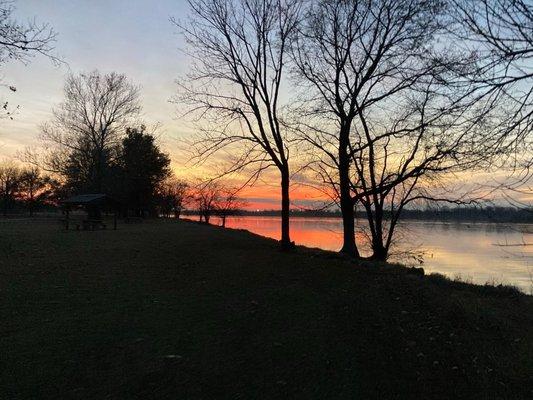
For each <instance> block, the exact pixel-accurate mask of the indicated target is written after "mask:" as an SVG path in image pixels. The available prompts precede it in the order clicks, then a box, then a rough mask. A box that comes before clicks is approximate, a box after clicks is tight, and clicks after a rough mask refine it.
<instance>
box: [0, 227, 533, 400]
mask: <svg viewBox="0 0 533 400" xmlns="http://www.w3.org/2000/svg"><path fill="white" fill-rule="evenodd" d="M119 228H120V229H119V230H118V231H116V232H115V231H100V232H72V231H70V232H63V231H61V230H60V228H59V226H58V225H55V224H50V223H15V222H4V223H1V224H0V297H1V303H0V307H1V308H0V317H1V321H2V322H1V326H0V363H1V364H0V368H1V375H0V398H1V399H278V398H298V399H372V398H375V399H389V398H413V399H415V398H420V399H437V398H442V399H459V398H472V399H493V398H507V399H521V398H523V399H531V398H533V301H532V298H531V297H528V296H524V295H520V294H517V293H516V292H514V291H498V290H486V289H482V288H480V287H473V286H470V285H465V284H454V283H451V282H448V281H445V280H442V279H435V278H428V277H420V276H416V275H413V274H409V273H406V272H405V270H404V269H401V268H398V267H393V266H376V265H366V266H365V265H361V266H354V265H353V264H350V263H349V262H347V261H344V260H342V259H338V258H337V257H335V256H334V255H333V254H331V253H326V252H319V251H311V250H306V249H302V248H299V249H298V250H297V251H296V252H294V253H291V254H285V253H281V252H279V251H278V250H277V246H276V243H275V242H274V241H271V240H268V239H264V238H260V237H258V236H254V235H252V234H249V233H246V232H240V231H234V230H223V229H221V228H214V227H208V226H201V225H198V224H195V223H187V222H164V221H161V222H150V223H142V224H138V225H129V226H128V225H122V226H120V227H119Z"/></svg>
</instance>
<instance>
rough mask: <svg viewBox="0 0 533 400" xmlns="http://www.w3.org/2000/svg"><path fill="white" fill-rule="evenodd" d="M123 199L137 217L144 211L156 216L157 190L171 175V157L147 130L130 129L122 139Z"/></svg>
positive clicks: (142, 126)
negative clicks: (161, 148) (160, 147)
mask: <svg viewBox="0 0 533 400" xmlns="http://www.w3.org/2000/svg"><path fill="white" fill-rule="evenodd" d="M119 168H120V174H119V175H118V176H120V177H121V182H120V183H119V182H117V186H118V185H121V186H122V187H123V193H122V199H123V201H124V203H125V204H126V205H127V206H128V208H129V209H130V210H132V211H133V212H135V213H136V214H137V216H142V214H143V213H144V211H148V212H149V213H151V214H153V213H154V211H155V206H156V196H157V190H158V188H159V186H160V184H161V183H162V182H163V181H164V180H165V179H166V178H168V177H169V176H170V158H169V157H168V155H166V154H165V153H163V152H162V151H161V150H160V149H159V147H158V146H157V144H156V143H155V137H154V136H153V135H151V134H149V133H147V132H146V127H145V126H144V125H141V126H140V128H127V129H126V136H125V137H124V139H123V140H122V148H121V151H120V160H119Z"/></svg>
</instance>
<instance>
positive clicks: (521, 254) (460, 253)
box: [213, 217, 533, 293]
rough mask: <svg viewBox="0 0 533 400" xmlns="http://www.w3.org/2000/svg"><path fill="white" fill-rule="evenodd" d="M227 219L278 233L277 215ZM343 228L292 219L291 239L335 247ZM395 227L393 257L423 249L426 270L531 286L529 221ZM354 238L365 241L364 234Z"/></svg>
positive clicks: (331, 221)
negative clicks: (395, 236) (396, 229)
mask: <svg viewBox="0 0 533 400" xmlns="http://www.w3.org/2000/svg"><path fill="white" fill-rule="evenodd" d="M213 222H214V223H215V222H216V221H213ZM226 225H227V226H228V227H231V228H241V229H246V230H249V231H251V232H254V233H257V234H259V235H263V236H268V237H271V238H274V239H279V229H280V227H279V225H280V222H279V218H278V217H232V218H228V220H227V222H226ZM341 232H342V224H341V220H340V219H339V218H293V219H292V220H291V236H292V240H294V241H295V242H296V243H297V244H301V245H305V246H308V247H319V248H322V249H326V250H339V248H340V247H341V242H342V235H341ZM398 233H399V242H398V243H397V245H396V246H395V249H394V250H393V252H394V253H395V256H394V257H396V259H401V261H403V262H407V263H411V264H415V263H417V262H416V261H415V260H414V259H412V258H411V259H410V260H408V259H406V257H405V253H406V252H410V253H416V254H420V253H422V254H423V259H424V262H423V267H424V269H425V270H426V271H427V272H440V273H442V274H445V275H447V276H449V277H452V278H453V277H456V276H458V275H460V276H461V277H462V278H463V279H467V280H472V281H473V282H476V283H485V282H489V281H493V282H494V281H495V282H497V283H505V284H512V285H516V286H518V287H520V288H521V289H522V290H524V291H526V292H528V293H529V292H530V290H532V288H533V224H486V223H457V222H456V223H453V222H452V223H442V222H435V221H407V222H404V223H403V224H402V225H401V226H400V228H399V231H398ZM358 240H359V241H360V242H365V238H364V237H363V236H361V237H359V238H358Z"/></svg>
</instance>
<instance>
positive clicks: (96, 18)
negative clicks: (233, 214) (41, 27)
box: [0, 0, 187, 159]
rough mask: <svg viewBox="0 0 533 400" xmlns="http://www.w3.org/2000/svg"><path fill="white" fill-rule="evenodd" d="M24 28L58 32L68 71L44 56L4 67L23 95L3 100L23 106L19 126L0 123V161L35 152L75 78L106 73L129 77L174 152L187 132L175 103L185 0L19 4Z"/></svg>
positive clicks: (182, 63)
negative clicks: (31, 24) (32, 24)
mask: <svg viewBox="0 0 533 400" xmlns="http://www.w3.org/2000/svg"><path fill="white" fill-rule="evenodd" d="M15 4H16V7H17V10H16V16H17V19H19V20H20V21H25V20H27V19H33V18H35V19H36V20H37V21H38V22H47V23H49V24H50V25H51V26H53V28H54V29H55V31H56V32H57V33H58V38H57V43H56V52H57V54H58V55H59V56H61V57H62V59H63V60H64V61H65V62H66V65H62V66H60V67H56V66H54V65H52V63H51V62H50V61H49V60H48V59H46V58H44V57H36V58H35V59H33V60H32V62H31V63H30V64H29V65H27V66H24V65H23V64H20V63H10V64H6V65H3V66H2V67H1V68H0V69H1V71H0V73H1V75H2V77H3V80H4V82H5V83H8V84H9V85H14V86H16V87H17V92H16V93H10V92H9V90H7V89H4V88H0V99H2V100H8V101H9V102H10V104H12V105H16V104H18V105H20V110H19V111H18V113H17V115H16V116H15V119H14V120H13V121H9V120H2V121H0V159H2V158H6V157H11V156H13V155H14V154H16V152H17V150H21V149H22V148H24V147H25V146H27V145H35V144H36V138H37V135H38V133H39V124H41V123H42V122H45V121H47V120H48V119H50V117H51V109H52V107H53V106H54V104H57V103H59V102H60V101H61V100H62V88H63V83H64V80H65V77H66V75H67V74H68V73H69V71H72V72H74V73H79V72H84V71H91V70H93V69H99V70H100V71H102V72H110V71H117V72H120V73H125V74H126V75H127V76H128V77H129V78H130V79H131V80H132V81H133V82H134V83H136V84H139V85H140V86H141V88H142V91H141V92H142V100H143V106H144V113H143V114H144V115H143V118H144V120H145V121H147V122H148V123H155V122H159V123H161V124H162V126H161V130H160V132H161V133H162V134H163V143H164V146H165V148H166V150H167V151H171V152H172V150H173V148H174V147H177V146H174V145H173V142H174V141H175V139H177V138H179V137H180V136H181V135H182V134H183V132H185V131H186V127H185V125H184V123H183V122H182V121H178V120H177V119H176V107H175V105H173V104H170V103H169V99H170V98H171V97H172V95H173V94H174V93H175V92H176V85H175V83H174V81H175V79H176V78H178V77H179V76H180V75H182V74H184V73H185V72H186V70H187V59H186V57H185V55H184V54H183V53H182V52H181V51H180V50H179V49H180V48H183V41H182V39H181V37H180V35H179V32H178V29H177V28H176V27H175V26H174V25H172V24H171V23H170V21H169V18H170V17H171V16H172V17H175V18H178V19H181V18H184V17H185V16H186V12H187V3H186V1H185V0H158V1H148V0H107V1H106V0H18V1H16V2H15Z"/></svg>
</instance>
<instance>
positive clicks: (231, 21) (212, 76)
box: [174, 0, 302, 248]
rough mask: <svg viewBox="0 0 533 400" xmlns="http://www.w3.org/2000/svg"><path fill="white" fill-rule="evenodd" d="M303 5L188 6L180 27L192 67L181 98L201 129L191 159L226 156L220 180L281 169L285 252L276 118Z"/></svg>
mask: <svg viewBox="0 0 533 400" xmlns="http://www.w3.org/2000/svg"><path fill="white" fill-rule="evenodd" d="M301 3H302V2H301V0H296V1H288V0H190V1H189V5H190V8H191V14H192V17H191V20H190V21H189V23H188V24H185V25H181V24H178V26H179V27H180V28H181V29H182V30H183V32H184V35H185V38H186V40H187V42H188V44H189V47H190V49H191V52H190V55H191V57H192V59H193V60H194V62H195V63H194V65H193V67H192V69H191V73H190V74H189V75H188V83H187V84H185V85H181V89H182V90H181V91H182V93H181V95H180V96H179V99H180V100H181V101H182V102H184V103H185V104H188V105H189V106H190V109H191V112H192V113H194V114H196V116H197V118H198V120H199V121H202V124H203V129H202V133H201V134H200V135H199V137H197V138H196V139H195V140H194V149H195V151H196V153H195V158H196V159H197V160H205V159H206V158H208V157H210V156H211V155H213V154H215V153H218V154H220V153H221V152H222V153H223V152H225V151H226V152H227V154H226V155H227V157H228V159H229V160H230V164H231V166H230V167H229V168H228V169H227V170H225V171H223V172H222V173H221V174H220V175H221V176H223V175H225V174H227V173H231V172H237V171H251V172H250V179H249V180H248V181H247V184H248V183H252V182H255V180H256V179H257V178H258V176H259V175H260V174H261V173H262V172H263V171H265V170H266V169H268V168H270V167H275V168H276V169H277V170H278V171H279V174H280V178H281V210H282V218H281V245H282V248H290V247H292V243H291V241H290V233H289V209H290V196H289V184H290V166H289V148H288V141H287V132H286V131H285V130H284V128H283V124H282V121H281V116H280V113H281V109H282V104H283V101H282V100H283V99H282V88H283V85H284V75H285V64H286V63H287V61H288V60H287V56H288V54H287V49H288V43H289V39H290V37H291V35H292V34H293V32H294V30H295V28H296V26H297V23H298V20H299V12H300V8H301ZM174 22H175V21H174ZM209 123H211V124H209ZM228 153H231V154H228Z"/></svg>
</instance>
